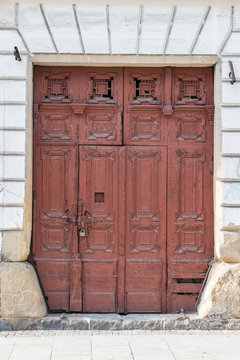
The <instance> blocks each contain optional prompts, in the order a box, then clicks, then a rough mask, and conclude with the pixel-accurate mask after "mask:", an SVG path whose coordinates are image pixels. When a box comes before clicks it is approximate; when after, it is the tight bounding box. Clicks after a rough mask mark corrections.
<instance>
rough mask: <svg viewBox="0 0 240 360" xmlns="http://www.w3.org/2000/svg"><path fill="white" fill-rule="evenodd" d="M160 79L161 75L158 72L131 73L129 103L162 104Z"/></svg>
mask: <svg viewBox="0 0 240 360" xmlns="http://www.w3.org/2000/svg"><path fill="white" fill-rule="evenodd" d="M160 81H161V75H160V74H159V73H158V72H156V73H151V74H146V73H145V72H142V73H141V72H139V73H137V72H133V73H131V74H129V86H130V91H129V93H128V101H129V103H132V104H135V105H139V104H155V105H156V104H160V103H161V99H162V93H161V84H160Z"/></svg>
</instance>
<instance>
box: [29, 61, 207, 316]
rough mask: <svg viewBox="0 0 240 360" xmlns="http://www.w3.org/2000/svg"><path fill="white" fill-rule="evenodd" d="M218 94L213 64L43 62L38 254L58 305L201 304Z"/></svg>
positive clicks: (37, 104) (143, 307) (170, 307)
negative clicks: (125, 65) (55, 65)
mask: <svg viewBox="0 0 240 360" xmlns="http://www.w3.org/2000/svg"><path fill="white" fill-rule="evenodd" d="M212 104H213V88H212V69H208V68H203V69H202V68H192V69H186V68H182V69H181V68H165V69H164V68H138V69H136V68H126V69H122V68H84V67H82V68H81V67H68V68H67V67H62V68H53V67H36V71H35V93H34V112H35V113H34V184H33V188H34V216H33V255H34V260H35V262H36V267H37V271H38V275H39V278H40V281H41V283H42V286H43V289H44V292H45V295H46V297H47V300H48V304H49V307H50V309H51V310H70V311H79V312H81V311H83V312H120V313H124V312H172V311H178V310H180V309H181V308H184V309H185V310H187V311H194V310H195V303H196V300H197V297H198V294H199V292H200V289H201V286H202V283H203V279H204V276H205V274H206V271H207V265H208V262H209V261H210V259H211V257H212V255H213V247H212V244H213V224H212V222H213V221H212V219H213V211H212V209H213V204H212V152H213V135H212V128H213V105H212ZM84 232H85V233H84ZM81 235H83V236H81Z"/></svg>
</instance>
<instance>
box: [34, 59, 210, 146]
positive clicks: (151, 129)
mask: <svg viewBox="0 0 240 360" xmlns="http://www.w3.org/2000/svg"><path fill="white" fill-rule="evenodd" d="M35 70H36V71H35V78H36V81H35V96H34V99H35V114H36V116H35V129H36V131H35V133H36V140H37V141H44V142H50V143H51V142H56V141H67V142H69V141H73V142H75V143H78V144H81V145H122V144H125V145H140V146H141V145H146V146H149V145H168V144H169V139H168V122H169V118H170V117H171V115H173V114H174V112H175V111H177V112H180V113H181V112H183V113H184V112H185V111H186V110H188V111H191V110H193V109H202V111H204V109H207V107H208V106H212V104H213V78H212V73H213V72H212V69H211V68H190V69H189V68H170V67H168V68H124V69H123V68H111V67H109V68H94V67H87V68H86V67H55V68H54V67H39V66H37V67H36V68H35ZM123 98H124V99H123ZM123 111H124V117H123ZM123 118H124V121H122V119H123ZM189 126H190V125H189ZM122 127H124V129H123V128H122ZM188 131H190V132H191V131H195V130H194V129H193V130H191V129H189V130H188Z"/></svg>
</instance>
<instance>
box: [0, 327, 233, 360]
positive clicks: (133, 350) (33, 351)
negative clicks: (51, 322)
mask: <svg viewBox="0 0 240 360" xmlns="http://www.w3.org/2000/svg"><path fill="white" fill-rule="evenodd" d="M200 359H201V360H203V359H204V360H240V330H234V331H230V330H229V331H227V330H222V331H221V330H216V331H205V330H204V331H200V330H190V331H185V330H184V331H181V330H178V331H140V330H138V331H137V330H136V331H115V332H113V331H67V330H65V331H47V330H46V331H15V332H14V331H12V332H4V331H3V332H0V360H200Z"/></svg>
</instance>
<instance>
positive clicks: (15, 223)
mask: <svg viewBox="0 0 240 360" xmlns="http://www.w3.org/2000/svg"><path fill="white" fill-rule="evenodd" d="M116 3H117V2H116V1H110V6H106V5H105V3H104V2H103V1H102V2H101V1H98V2H97V5H94V6H89V5H88V2H86V3H85V4H83V3H81V5H78V4H77V5H76V6H74V5H73V4H72V3H71V2H69V1H67V0H66V2H64V1H61V2H60V4H58V5H57V6H56V4H52V3H50V2H47V1H44V2H43V5H42V6H40V4H39V3H38V2H37V1H32V2H31V1H26V2H24V1H21V2H20V4H18V5H16V4H15V3H12V2H9V1H7V2H6V1H2V2H0V246H1V244H2V238H3V239H9V241H13V245H14V244H15V243H14V241H16V242H17V241H23V240H22V239H23V238H24V236H27V237H30V233H29V232H27V234H26V231H27V230H26V224H27V223H28V222H29V221H31V212H30V211H29V209H28V211H27V212H26V209H25V204H26V191H25V190H26V189H25V183H26V167H25V164H26V146H27V155H28V161H30V162H31V154H29V152H31V144H30V146H29V132H30V133H31V130H30V129H29V128H28V126H26V120H28V124H31V106H32V104H31V96H32V94H31V89H32V87H31V85H32V84H31V82H32V79H31V69H32V63H34V62H35V61H36V59H37V62H38V63H39V62H41V61H40V60H39V59H40V57H39V54H57V55H58V54H59V56H61V54H83V55H84V54H86V55H85V60H84V61H85V62H86V63H87V62H88V61H89V59H88V57H87V54H89V53H91V54H103V53H104V54H110V55H111V54H124V55H127V54H132V55H133V57H134V56H135V60H133V62H134V61H135V62H136V63H137V62H138V61H139V62H141V61H142V60H141V59H142V58H141V55H143V54H145V55H146V54H147V55H156V54H157V55H160V56H161V55H164V54H165V55H191V54H194V55H203V56H206V55H209V54H210V55H211V54H212V55H218V56H219V63H220V64H221V69H220V71H222V75H221V76H222V80H221V85H218V86H220V87H221V88H220V89H218V91H219V98H220V102H221V105H220V106H219V105H217V106H218V109H217V112H218V114H220V117H221V124H220V123H219V124H218V128H217V129H218V130H217V133H216V137H215V141H216V143H217V147H216V157H215V164H216V166H215V176H216V197H215V199H216V211H215V221H216V225H215V230H216V231H215V237H216V239H220V240H219V241H218V240H217V241H216V254H217V256H218V257H219V258H224V252H222V250H221V249H220V247H221V238H222V237H224V236H225V235H226V234H228V232H229V231H231V232H232V231H234V232H235V234H237V232H238V231H239V230H240V6H239V5H236V4H235V2H234V1H233V2H228V1H226V2H219V4H218V5H216V2H215V4H214V2H211V1H209V2H206V1H203V2H201V4H200V5H199V6H193V5H191V4H190V3H189V2H188V4H187V3H186V4H183V5H181V6H180V5H178V6H174V4H173V5H172V4H171V5H164V4H159V3H158V2H157V1H156V2H154V1H152V2H148V3H147V2H146V4H144V2H143V3H142V4H143V5H141V6H139V4H138V2H137V1H135V2H134V3H133V5H131V4H130V5H127V4H124V3H122V5H117V4H116ZM158 4H159V5H158ZM233 5H234V7H233ZM14 46H17V47H18V49H19V51H20V53H21V57H22V61H21V62H18V61H15V59H14V56H13V50H14ZM138 54H139V55H138ZM160 59H161V58H160V57H159V62H161V60H160ZM203 59H204V58H203ZM229 60H231V61H232V62H233V66H234V69H235V73H236V77H237V82H236V83H235V84H234V85H231V84H230V82H229V77H228V74H229V71H230V70H229V64H228V61H229ZM44 61H45V62H46V59H45V60H44ZM188 61H189V58H188ZM74 62H75V65H76V63H77V57H74ZM63 63H64V61H63ZM122 64H124V60H123V61H122ZM99 65H101V59H100V57H99ZM142 65H143V63H142ZM155 65H156V64H155ZM28 99H29V100H28ZM26 134H28V137H26ZM26 138H27V139H28V140H27V141H26ZM29 156H30V157H29ZM28 171H29V169H28ZM27 186H28V190H29V187H31V184H30V183H29V181H28V184H27ZM28 201H30V198H29V196H28ZM24 214H25V215H24ZM23 231H25V233H24V232H23ZM24 234H25V235H24ZM231 234H232V233H231ZM236 236H237V235H236ZM11 239H13V240H11ZM16 239H20V240H16ZM25 240H26V239H25ZM232 241H233V242H234V240H232ZM3 242H4V241H3ZM239 256H240V254H239ZM14 259H15V260H19V259H18V257H16V258H13V260H14ZM239 261H240V257H239Z"/></svg>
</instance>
